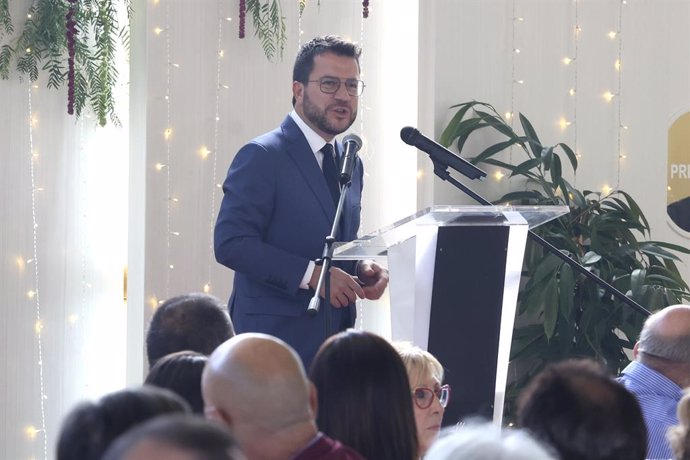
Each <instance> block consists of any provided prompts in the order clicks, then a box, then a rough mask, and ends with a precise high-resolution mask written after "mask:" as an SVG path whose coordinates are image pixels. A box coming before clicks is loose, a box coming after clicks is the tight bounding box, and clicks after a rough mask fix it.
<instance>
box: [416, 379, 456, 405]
mask: <svg viewBox="0 0 690 460" xmlns="http://www.w3.org/2000/svg"><path fill="white" fill-rule="evenodd" d="M434 397H436V398H438V402H439V403H440V404H441V407H443V408H445V407H446V406H447V405H448V401H449V400H450V385H443V386H442V387H440V388H438V389H437V390H432V389H431V388H427V387H417V388H415V389H414V391H412V400H413V401H414V403H415V404H416V405H417V407H419V408H420V409H422V410H423V409H428V408H429V407H431V403H433V402H434Z"/></svg>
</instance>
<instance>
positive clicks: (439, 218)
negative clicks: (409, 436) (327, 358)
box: [334, 206, 569, 425]
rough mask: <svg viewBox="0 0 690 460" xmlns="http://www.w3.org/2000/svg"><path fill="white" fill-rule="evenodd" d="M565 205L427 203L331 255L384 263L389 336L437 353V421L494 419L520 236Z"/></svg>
mask: <svg viewBox="0 0 690 460" xmlns="http://www.w3.org/2000/svg"><path fill="white" fill-rule="evenodd" d="M568 211H569V209H568V207H567V206H433V207H431V208H427V209H424V210H422V211H419V212H418V213H416V214H414V215H411V216H409V217H407V218H405V219H403V220H400V221H398V222H396V223H395V224H393V225H391V226H389V227H386V228H383V229H381V230H378V231H376V232H374V233H371V234H369V235H366V236H364V237H362V238H360V239H358V240H355V241H351V242H349V243H339V244H336V248H335V251H334V259H336V260H360V259H374V260H377V259H378V260H382V259H383V260H387V265H388V270H389V272H390V286H389V289H390V303H391V309H390V312H391V314H390V316H391V317H390V330H391V338H392V339H393V340H406V341H410V342H412V343H414V344H415V345H417V346H419V347H421V348H423V349H426V350H428V351H429V352H431V353H432V354H433V355H434V356H436V357H437V358H438V359H439V361H440V362H441V364H443V367H444V368H445V370H446V379H445V380H446V382H447V383H449V384H450V385H451V387H452V391H451V398H450V404H449V405H448V407H447V408H446V415H445V418H444V424H445V425H452V424H455V423H457V422H458V421H459V420H461V419H464V418H465V417H467V416H471V415H479V416H483V417H485V418H490V419H493V421H494V423H496V424H499V425H500V423H501V421H502V417H503V402H504V398H505V388H506V380H507V376H508V362H509V356H510V344H511V340H512V334H513V322H514V318H515V308H516V302H517V295H518V289H519V286H520V277H521V271H522V261H523V257H524V253H525V243H526V241H527V233H528V230H529V229H532V228H534V227H536V226H538V225H541V224H543V223H546V222H548V221H550V220H552V219H555V218H557V217H559V216H561V215H563V214H567V213H568Z"/></svg>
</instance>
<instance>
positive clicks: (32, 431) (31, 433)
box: [24, 425, 39, 441]
mask: <svg viewBox="0 0 690 460" xmlns="http://www.w3.org/2000/svg"><path fill="white" fill-rule="evenodd" d="M38 433H39V430H37V429H36V427H35V426H33V425H29V426H27V427H26V428H24V435H25V436H26V437H27V439H29V440H32V441H33V440H34V439H36V435H38Z"/></svg>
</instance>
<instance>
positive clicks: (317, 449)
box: [293, 433, 364, 460]
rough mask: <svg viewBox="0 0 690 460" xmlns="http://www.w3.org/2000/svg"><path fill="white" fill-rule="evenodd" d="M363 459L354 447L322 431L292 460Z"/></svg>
mask: <svg viewBox="0 0 690 460" xmlns="http://www.w3.org/2000/svg"><path fill="white" fill-rule="evenodd" d="M319 459H324V460H364V457H362V456H361V455H360V454H358V453H357V451H355V450H354V449H351V448H350V447H347V446H345V445H343V444H341V443H340V442H339V441H336V440H334V439H331V438H329V437H328V436H326V435H325V434H323V433H319V434H318V435H316V438H314V440H312V441H311V443H309V445H308V446H307V447H305V449H304V450H303V451H302V452H300V453H299V454H297V456H296V457H295V458H294V459H293V460H319Z"/></svg>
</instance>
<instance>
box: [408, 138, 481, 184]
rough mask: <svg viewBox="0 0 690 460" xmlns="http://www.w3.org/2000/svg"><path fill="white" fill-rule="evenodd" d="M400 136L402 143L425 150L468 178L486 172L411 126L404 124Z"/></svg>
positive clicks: (437, 160) (435, 160) (432, 157)
mask: <svg viewBox="0 0 690 460" xmlns="http://www.w3.org/2000/svg"><path fill="white" fill-rule="evenodd" d="M400 138H401V139H402V140H403V142H404V143H406V144H408V145H411V146H413V147H417V148H418V149H419V150H421V151H423V152H426V153H427V154H428V155H429V157H431V159H432V160H433V161H434V163H436V162H438V163H440V164H442V165H444V166H450V167H451V168H453V169H454V170H456V171H457V172H459V173H460V174H463V175H465V176H466V177H468V178H470V179H477V178H478V179H481V180H483V179H484V177H486V173H485V172H484V171H482V170H481V169H479V168H477V167H476V166H475V165H473V164H472V163H470V162H469V161H467V160H465V159H464V158H460V157H459V156H457V155H456V154H454V153H453V152H451V151H450V150H448V149H447V148H445V147H444V146H442V145H441V144H437V143H436V142H434V141H432V140H431V139H429V138H428V137H426V136H425V135H424V134H422V133H420V132H419V130H418V129H416V128H413V127H411V126H405V127H404V128H403V129H401V130H400Z"/></svg>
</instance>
